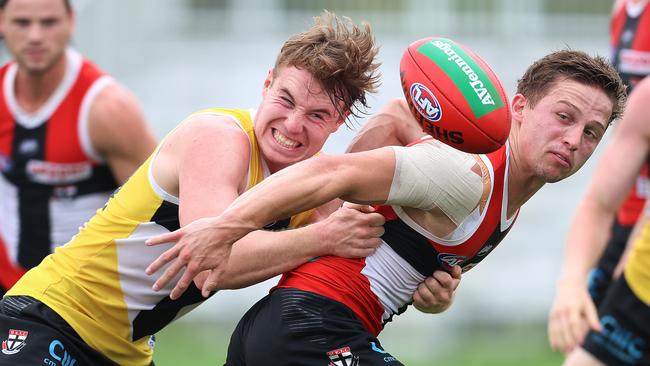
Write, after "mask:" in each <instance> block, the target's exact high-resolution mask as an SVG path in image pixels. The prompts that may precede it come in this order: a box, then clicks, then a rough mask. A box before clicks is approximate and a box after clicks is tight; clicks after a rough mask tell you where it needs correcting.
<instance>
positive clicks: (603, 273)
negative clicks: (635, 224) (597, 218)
mask: <svg viewBox="0 0 650 366" xmlns="http://www.w3.org/2000/svg"><path fill="white" fill-rule="evenodd" d="M631 232H632V227H631V226H623V225H621V224H620V223H619V222H618V220H614V224H613V225H612V231H611V237H610V238H609V241H608V242H607V247H606V248H605V252H603V255H602V256H601V257H600V260H599V261H598V265H596V267H595V268H594V269H593V270H592V271H591V273H590V275H589V284H588V285H587V286H588V288H589V294H590V295H591V298H592V299H593V300H594V303H595V304H596V306H598V305H600V303H601V302H602V301H603V298H604V297H605V293H606V292H607V289H608V288H609V286H610V285H611V283H612V274H613V273H614V268H616V265H617V264H618V261H619V259H621V255H622V254H623V251H624V250H625V246H626V244H627V239H628V238H629V237H630V233H631Z"/></svg>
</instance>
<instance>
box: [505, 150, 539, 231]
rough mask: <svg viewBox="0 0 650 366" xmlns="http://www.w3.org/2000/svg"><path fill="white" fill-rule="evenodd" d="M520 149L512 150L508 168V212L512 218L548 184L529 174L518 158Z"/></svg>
mask: <svg viewBox="0 0 650 366" xmlns="http://www.w3.org/2000/svg"><path fill="white" fill-rule="evenodd" d="M517 150H518V149H514V148H513V149H511V151H510V161H509V168H508V178H507V179H508V212H507V217H508V218H510V217H512V215H514V214H515V213H516V212H517V210H518V209H519V208H520V207H521V206H523V205H524V203H526V202H527V201H528V200H529V199H530V197H532V196H533V195H534V194H535V193H536V192H537V191H539V189H540V188H542V186H544V184H545V183H546V182H545V181H544V180H543V179H541V178H539V177H538V176H536V175H535V174H531V173H530V172H527V171H526V169H525V167H524V166H523V163H522V160H520V159H518V157H517V153H516V152H517ZM523 161H525V160H523Z"/></svg>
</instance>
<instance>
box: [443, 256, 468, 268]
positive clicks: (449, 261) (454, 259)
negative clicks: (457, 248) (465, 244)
mask: <svg viewBox="0 0 650 366" xmlns="http://www.w3.org/2000/svg"><path fill="white" fill-rule="evenodd" d="M465 260H467V257H466V256H464V255H458V254H451V253H439V254H438V261H439V262H440V263H442V264H445V265H447V266H449V267H453V266H460V265H461V264H462V263H463V262H464V261H465Z"/></svg>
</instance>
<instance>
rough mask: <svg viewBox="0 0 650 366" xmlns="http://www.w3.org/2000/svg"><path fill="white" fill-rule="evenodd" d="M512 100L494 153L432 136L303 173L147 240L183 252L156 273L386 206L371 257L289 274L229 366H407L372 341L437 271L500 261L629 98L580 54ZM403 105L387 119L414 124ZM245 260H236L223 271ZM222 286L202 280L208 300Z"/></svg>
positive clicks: (260, 309)
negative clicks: (250, 238)
mask: <svg viewBox="0 0 650 366" xmlns="http://www.w3.org/2000/svg"><path fill="white" fill-rule="evenodd" d="M517 91H518V93H517V94H516V95H515V97H514V98H513V100H512V103H511V106H512V129H511V132H510V137H509V140H508V142H507V143H506V144H505V145H504V146H503V147H501V148H500V149H498V150H497V151H495V152H493V153H490V154H486V155H472V154H467V153H463V152H460V151H458V150H455V149H453V148H451V147H448V146H447V145H443V144H441V143H440V142H438V141H436V140H433V139H431V138H427V139H423V140H421V141H420V142H419V143H416V144H414V145H412V146H409V147H385V148H380V149H375V150H371V151H365V152H358V153H351V154H345V155H338V156H320V157H316V158H314V159H310V160H308V161H304V162H302V163H299V164H296V165H294V166H292V167H289V168H287V169H284V170H283V171H281V172H279V173H278V174H275V175H274V176H272V177H270V178H269V179H267V180H266V181H264V182H262V183H261V184H260V185H258V186H256V187H255V188H254V189H252V190H251V191H249V192H247V193H246V194H244V195H242V196H241V197H240V198H239V199H238V200H236V201H235V202H234V203H233V205H231V206H230V207H229V208H228V209H227V210H225V211H224V213H223V214H222V215H220V216H218V217H214V218H206V219H201V220H197V221H196V222H194V223H192V224H190V225H188V226H186V227H184V228H182V229H180V230H178V231H176V232H174V233H169V234H164V235H161V236H159V237H157V238H155V239H154V240H152V241H150V243H151V244H156V243H163V242H167V241H177V244H176V245H175V247H174V248H173V249H172V250H170V251H168V252H167V253H165V254H164V255H163V256H161V257H160V258H159V259H158V260H157V261H156V262H155V263H154V265H153V266H152V268H150V269H151V270H154V271H155V270H156V269H158V268H160V266H161V265H162V264H163V263H165V262H168V261H170V260H173V259H174V258H176V256H177V258H176V260H175V261H174V263H173V264H172V266H170V267H169V268H168V269H167V270H166V272H165V274H164V276H163V277H161V279H160V280H159V281H158V285H163V284H164V283H165V281H167V280H169V279H170V277H171V276H175V274H176V273H175V272H176V271H179V270H180V269H182V268H183V266H185V265H187V268H186V270H185V274H184V278H183V279H181V281H183V280H184V279H186V278H192V277H193V276H194V275H196V274H197V273H199V272H200V271H201V270H206V269H210V267H209V265H210V264H213V263H215V261H212V260H211V259H210V257H211V256H212V253H213V252H215V251H216V249H215V248H218V247H219V246H222V245H228V244H229V243H232V242H234V241H235V240H237V239H238V238H240V237H242V236H244V235H246V234H247V233H248V232H250V231H251V230H255V229H256V228H259V227H261V226H262V225H264V224H266V223H268V222H272V221H274V220H276V219H278V218H280V217H284V216H286V215H290V214H293V213H296V212H300V211H302V210H305V209H308V208H310V207H314V206H317V205H319V204H322V203H323V202H327V201H329V200H331V199H332V198H335V197H341V198H343V199H345V200H349V201H354V202H357V203H362V204H366V203H371V202H375V203H384V204H386V206H380V207H379V208H378V212H380V213H382V214H383V215H384V217H385V218H386V224H385V225H384V227H385V230H386V232H385V234H384V235H383V236H382V244H381V245H380V246H379V248H378V249H377V251H376V252H375V253H374V254H373V255H371V256H369V257H368V258H365V259H345V258H340V257H334V256H328V257H321V258H318V259H316V260H314V261H310V262H309V263H306V264H304V265H302V266H300V267H298V268H296V269H294V270H292V271H290V272H288V273H286V274H285V275H284V276H283V278H282V279H281V280H280V283H279V284H278V286H276V288H275V289H274V290H273V291H272V292H271V293H270V294H269V295H268V296H267V297H265V298H264V299H262V300H261V301H260V302H258V303H257V304H256V305H255V306H253V308H252V309H251V310H249V312H248V313H247V314H246V315H245V316H244V318H243V319H242V320H241V321H240V323H239V325H238V326H237V328H236V329H235V332H234V334H233V336H232V339H231V343H230V347H229V350H228V359H227V361H226V364H227V365H248V366H256V365H269V364H273V365H319V364H323V365H324V364H327V362H330V364H347V365H386V364H390V365H397V364H400V363H399V361H398V360H396V359H395V358H394V357H393V356H391V355H390V354H389V353H388V352H386V351H385V350H384V349H383V348H382V347H381V345H380V343H379V341H378V339H377V338H376V337H377V335H378V334H379V332H380V331H381V330H382V328H383V326H384V324H385V323H386V322H387V321H390V320H391V319H392V318H393V316H395V315H397V314H400V313H402V312H403V311H405V310H406V307H407V306H408V305H409V303H410V300H411V294H412V293H413V291H414V290H415V289H416V287H417V286H418V284H419V283H420V282H421V281H422V280H423V279H424V278H425V277H426V276H430V275H431V274H432V273H433V271H434V270H440V269H441V270H449V269H450V268H451V267H452V266H453V265H459V266H461V267H462V269H463V270H464V271H466V270H469V269H471V268H472V267H474V266H475V265H477V264H478V263H479V262H480V261H481V260H482V259H483V258H485V257H486V256H487V255H488V254H489V253H490V252H491V251H493V250H494V248H495V247H496V246H497V245H498V244H499V242H500V241H501V240H502V239H503V237H504V236H505V235H506V234H507V233H508V231H509V230H510V228H511V226H512V224H513V222H514V221H515V219H516V217H517V214H518V213H519V208H520V207H521V206H522V205H523V204H524V203H525V202H526V201H527V200H528V199H529V198H530V197H531V196H532V195H533V194H534V193H535V192H536V191H537V190H539V189H540V188H541V187H542V186H543V185H544V184H545V183H550V182H557V181H560V180H562V179H564V178H566V177H568V176H570V175H571V174H573V173H575V172H576V171H577V170H578V169H579V168H580V167H581V166H582V165H583V164H584V162H585V161H586V160H587V158H588V157H589V156H590V155H591V154H592V152H593V151H594V149H595V148H596V145H597V144H598V142H599V141H600V140H601V138H602V136H603V134H604V133H605V130H606V129H607V127H608V125H609V123H610V122H611V120H612V119H614V118H616V117H618V114H619V113H620V111H621V109H622V106H623V103H624V95H625V88H624V86H623V84H622V83H621V81H620V78H619V77H618V75H617V73H616V72H615V70H614V69H613V68H612V67H611V66H610V65H609V64H608V63H607V62H606V61H605V60H604V59H602V58H594V57H590V56H588V55H586V54H585V53H582V52H578V51H559V52H555V53H552V54H549V55H547V56H546V57H544V58H542V59H540V60H539V61H537V62H536V63H535V64H533V65H532V66H531V67H530V68H529V69H528V70H527V71H526V73H525V74H524V76H523V77H522V79H520V81H519V84H518V88H517ZM401 103H402V108H396V107H395V106H392V107H391V113H393V114H394V116H395V118H402V119H410V118H413V117H412V115H411V114H410V113H409V112H408V108H405V107H404V104H405V103H406V102H405V101H402V102H401ZM400 111H401V112H400ZM389 205H390V206H389ZM206 258H208V260H206V261H203V260H204V259H206ZM216 260H220V258H217V259H216ZM237 260H238V259H237V258H231V259H230V261H229V266H237V262H236V261H237ZM204 264H207V265H204ZM226 279H227V274H226ZM214 285H215V284H214V283H212V282H210V281H206V284H205V286H204V291H205V290H206V289H207V290H213V289H214V288H211V287H210V286H214ZM455 285H457V283H455ZM177 287H180V288H181V289H182V288H183V287H184V286H183V284H182V283H179V284H177Z"/></svg>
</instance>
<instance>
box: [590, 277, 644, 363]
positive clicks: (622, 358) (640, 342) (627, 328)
mask: <svg viewBox="0 0 650 366" xmlns="http://www.w3.org/2000/svg"><path fill="white" fill-rule="evenodd" d="M598 314H599V316H600V324H601V325H602V327H603V330H602V331H601V332H593V331H592V332H590V333H589V334H588V335H587V338H586V339H585V342H584V344H583V345H582V348H584V349H585V350H586V351H587V352H589V353H591V354H592V355H594V357H596V358H598V359H599V360H600V361H601V362H603V363H605V364H606V365H609V366H612V365H626V366H629V365H650V307H648V306H647V305H646V304H645V303H643V302H642V301H641V300H639V298H637V297H636V295H635V294H634V293H633V292H632V290H630V288H629V287H628V285H627V281H626V280H625V277H624V276H621V277H620V278H619V279H618V280H617V281H615V282H614V283H613V284H612V286H611V289H610V290H609V291H608V292H607V296H606V297H605V299H604V300H603V303H602V305H601V306H600V308H599V309H598Z"/></svg>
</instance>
